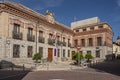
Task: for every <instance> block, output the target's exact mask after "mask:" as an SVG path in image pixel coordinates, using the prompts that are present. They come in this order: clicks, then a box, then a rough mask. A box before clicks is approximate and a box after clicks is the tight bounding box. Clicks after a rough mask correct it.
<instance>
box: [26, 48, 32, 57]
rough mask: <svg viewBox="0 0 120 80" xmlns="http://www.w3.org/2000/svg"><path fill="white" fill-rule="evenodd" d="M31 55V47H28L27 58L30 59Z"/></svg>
mask: <svg viewBox="0 0 120 80" xmlns="http://www.w3.org/2000/svg"><path fill="white" fill-rule="evenodd" d="M32 53H33V47H32V46H28V55H27V56H28V57H32Z"/></svg>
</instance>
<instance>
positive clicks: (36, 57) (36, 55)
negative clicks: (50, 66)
mask: <svg viewBox="0 0 120 80" xmlns="http://www.w3.org/2000/svg"><path fill="white" fill-rule="evenodd" d="M41 58H42V56H41V55H40V53H36V54H34V56H33V58H32V59H33V60H35V61H36V62H38V60H41Z"/></svg>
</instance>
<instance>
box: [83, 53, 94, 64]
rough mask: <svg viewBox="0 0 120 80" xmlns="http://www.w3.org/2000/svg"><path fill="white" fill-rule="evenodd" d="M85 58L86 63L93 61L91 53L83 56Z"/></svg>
mask: <svg viewBox="0 0 120 80" xmlns="http://www.w3.org/2000/svg"><path fill="white" fill-rule="evenodd" d="M85 58H86V59H87V62H91V59H93V56H92V55H91V53H87V54H86V55H85Z"/></svg>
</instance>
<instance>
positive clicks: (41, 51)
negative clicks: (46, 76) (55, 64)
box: [39, 47, 43, 57]
mask: <svg viewBox="0 0 120 80" xmlns="http://www.w3.org/2000/svg"><path fill="white" fill-rule="evenodd" d="M39 53H40V55H41V56H42V57H43V47H39Z"/></svg>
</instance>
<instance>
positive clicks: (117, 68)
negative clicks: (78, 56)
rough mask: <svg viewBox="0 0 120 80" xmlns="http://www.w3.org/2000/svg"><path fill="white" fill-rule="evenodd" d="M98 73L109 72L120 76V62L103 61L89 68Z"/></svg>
mask: <svg viewBox="0 0 120 80" xmlns="http://www.w3.org/2000/svg"><path fill="white" fill-rule="evenodd" d="M89 67H90V68H94V69H95V70H96V71H98V72H107V73H111V74H114V75H117V76H120V60H112V61H103V62H99V63H94V64H91V65H90V66H89Z"/></svg>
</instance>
